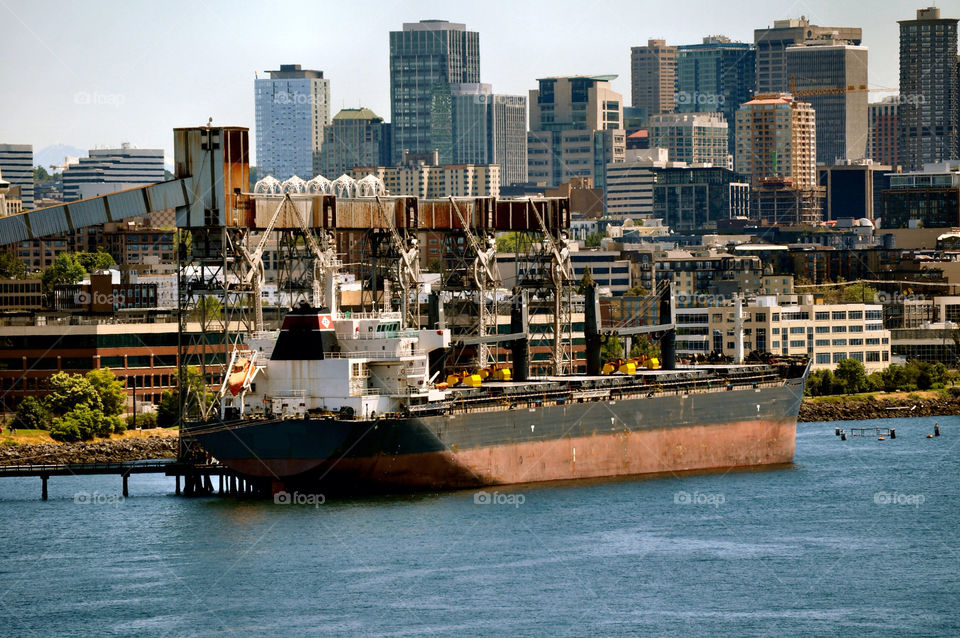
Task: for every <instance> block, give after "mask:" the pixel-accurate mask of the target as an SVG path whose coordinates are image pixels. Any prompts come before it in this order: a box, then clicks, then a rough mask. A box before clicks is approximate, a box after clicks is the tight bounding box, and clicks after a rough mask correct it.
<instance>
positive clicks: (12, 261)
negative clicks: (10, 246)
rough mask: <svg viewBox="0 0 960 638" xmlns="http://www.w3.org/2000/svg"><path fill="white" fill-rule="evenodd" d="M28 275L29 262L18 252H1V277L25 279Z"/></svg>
mask: <svg viewBox="0 0 960 638" xmlns="http://www.w3.org/2000/svg"><path fill="white" fill-rule="evenodd" d="M26 276H27V264H25V263H24V261H23V260H22V259H20V257H18V256H17V253H15V252H13V251H12V250H6V251H4V252H2V253H0V279H23V278H24V277H26Z"/></svg>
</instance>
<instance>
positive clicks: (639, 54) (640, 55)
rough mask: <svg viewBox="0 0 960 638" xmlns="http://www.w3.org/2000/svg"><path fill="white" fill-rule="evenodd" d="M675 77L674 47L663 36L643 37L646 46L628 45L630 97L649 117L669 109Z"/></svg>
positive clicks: (675, 49) (671, 110)
mask: <svg viewBox="0 0 960 638" xmlns="http://www.w3.org/2000/svg"><path fill="white" fill-rule="evenodd" d="M676 80H677V47H675V46H667V43H666V41H665V40H647V46H645V47H643V46H640V47H631V48H630V94H631V95H630V99H631V104H630V105H631V106H632V107H633V108H640V109H643V110H644V115H645V116H647V117H649V116H651V115H656V114H658V113H673V112H674V110H675V105H674V97H673V94H674V91H676Z"/></svg>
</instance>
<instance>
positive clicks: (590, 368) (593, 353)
mask: <svg viewBox="0 0 960 638" xmlns="http://www.w3.org/2000/svg"><path fill="white" fill-rule="evenodd" d="M583 306H584V319H583V335H584V342H585V345H586V350H587V374H588V375H591V376H596V375H599V374H600V369H601V367H602V366H603V361H601V356H600V345H601V341H602V339H601V337H600V300H599V299H598V298H597V285H596V284H595V283H591V284H589V285H588V286H587V289H586V291H585V293H584V303H583Z"/></svg>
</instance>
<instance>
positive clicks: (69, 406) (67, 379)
mask: <svg viewBox="0 0 960 638" xmlns="http://www.w3.org/2000/svg"><path fill="white" fill-rule="evenodd" d="M50 390H51V392H50V394H48V395H47V399H46V404H47V409H48V410H50V412H51V413H52V414H54V415H55V416H58V417H62V416H64V415H65V414H67V413H68V412H71V411H73V410H75V409H77V408H78V407H80V406H81V405H86V406H88V407H90V408H91V409H93V410H96V411H98V412H101V413H102V412H103V401H101V400H100V394H99V393H98V392H97V390H96V388H94V387H93V384H92V383H90V381H88V380H87V379H85V378H84V377H82V376H80V375H79V374H68V373H66V372H58V373H57V374H55V375H53V376H52V377H50Z"/></svg>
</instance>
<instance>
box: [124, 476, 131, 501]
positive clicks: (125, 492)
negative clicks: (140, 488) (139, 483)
mask: <svg viewBox="0 0 960 638" xmlns="http://www.w3.org/2000/svg"><path fill="white" fill-rule="evenodd" d="M129 477H130V475H129V474H128V473H126V472H124V473H123V498H127V497H128V496H130V490H129V488H128V486H127V479H128V478H129Z"/></svg>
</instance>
